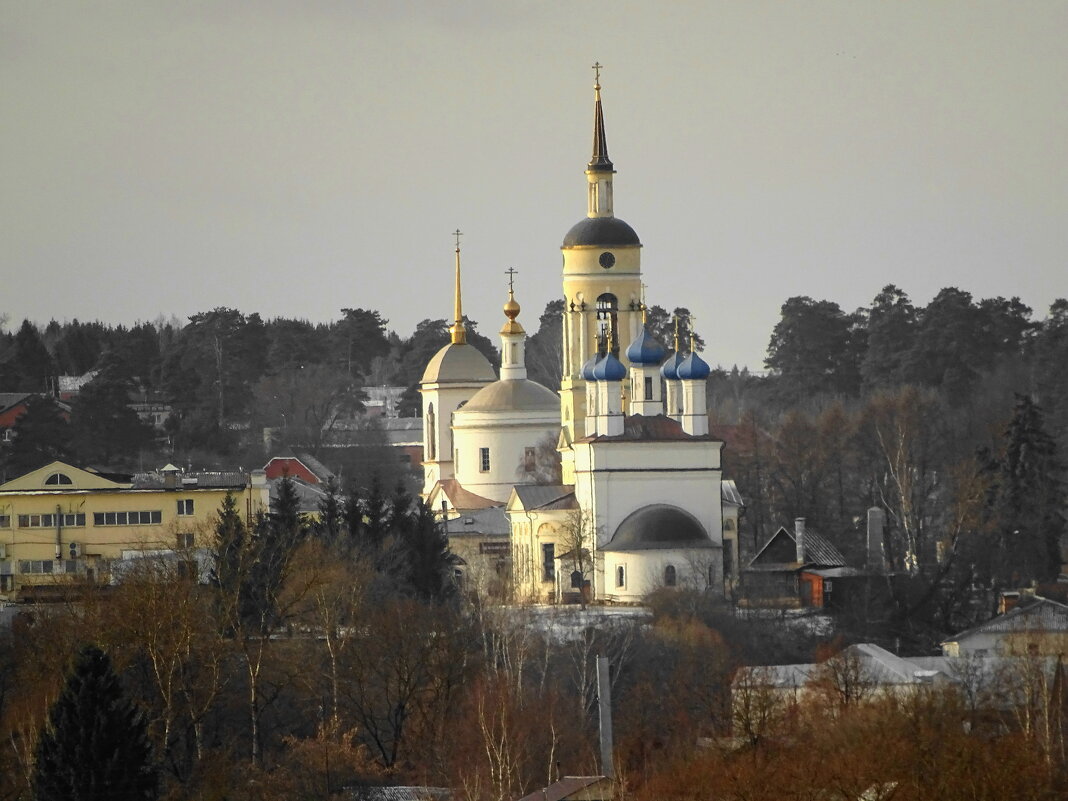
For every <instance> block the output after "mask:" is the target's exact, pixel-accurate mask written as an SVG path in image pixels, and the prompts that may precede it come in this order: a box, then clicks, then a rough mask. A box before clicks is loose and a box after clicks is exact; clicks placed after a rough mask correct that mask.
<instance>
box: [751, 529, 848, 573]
mask: <svg viewBox="0 0 1068 801" xmlns="http://www.w3.org/2000/svg"><path fill="white" fill-rule="evenodd" d="M780 538H782V539H784V540H786V541H787V542H789V544H790V545H791V546H792V551H793V553H792V554H790V555H791V556H794V555H795V554H796V553H797V540H796V539H795V538H794V534H793V532H791V531H789V530H788V529H787V528H786V527H785V526H783V527H780V528H779V530H778V531H776V532H775V533H774V534H773V535H772V536H771V539H769V540H768V541H767V542H766V543H764V547H763V548H761V549H760V551H759V552H757V555H756V556H754V557H753V560H752V561H751V562H750V563H749V567H748V568H747V569H748V570H757V571H759V570H765V571H772V570H797V569H798V568H799V567H800V566H802V565H815V566H817V567H844V566H845V563H846V560H845V557H844V556H842V552H841V551H839V550H838V549H837V548H836V547H835V546H834V544H833V543H832V542H831V541H830V540H828V539H827V538H826V537H824V536H823V535H822V534H817V533H816V532H815V531H813V530H812V529H810V528H806V529H805V534H804V537H803V538H802V550H803V551H804V553H802V556H803V557H804V558H803V559H802V560H801V562H797V561H796V556H795V558H794V559H787V560H782V558H781V556H782V553H781V552H782V549H783V547H784V546H782V545H780V546H779V547H778V548H776V547H775V543H776V541H777V540H780ZM772 554H774V555H775V556H772ZM775 557H778V558H775Z"/></svg>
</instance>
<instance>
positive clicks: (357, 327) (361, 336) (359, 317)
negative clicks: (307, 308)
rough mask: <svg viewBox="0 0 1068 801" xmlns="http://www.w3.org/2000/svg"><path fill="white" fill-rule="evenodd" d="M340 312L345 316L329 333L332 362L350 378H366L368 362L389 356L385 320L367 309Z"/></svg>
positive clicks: (369, 365) (368, 367)
mask: <svg viewBox="0 0 1068 801" xmlns="http://www.w3.org/2000/svg"><path fill="white" fill-rule="evenodd" d="M341 313H342V314H343V315H344V316H343V317H342V318H341V320H340V321H339V322H338V323H336V324H335V325H334V327H333V330H332V331H331V340H332V344H331V347H332V350H333V359H332V363H333V365H334V366H335V367H342V368H344V370H345V372H346V374H347V375H348V376H349V377H350V378H353V377H355V376H356V375H358V374H363V375H367V373H368V371H369V369H370V367H371V362H372V361H373V360H374V359H375V358H377V357H380V356H385V355H386V354H387V353H389V340H388V339H387V337H386V323H387V322H388V320H384V319H383V318H382V315H380V314H379V313H378V312H376V311H368V310H367V309H342V310H341Z"/></svg>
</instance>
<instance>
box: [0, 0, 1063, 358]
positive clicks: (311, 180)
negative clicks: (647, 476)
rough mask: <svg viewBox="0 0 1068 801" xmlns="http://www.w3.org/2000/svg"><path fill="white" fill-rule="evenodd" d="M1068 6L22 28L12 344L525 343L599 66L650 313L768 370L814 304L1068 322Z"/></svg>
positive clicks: (561, 229) (588, 124)
mask: <svg viewBox="0 0 1068 801" xmlns="http://www.w3.org/2000/svg"><path fill="white" fill-rule="evenodd" d="M1066 32H1068V2H1064V1H1063V0H1062V1H1061V2H1027V0H1014V2H1007V1H1006V2H981V1H980V0H969V1H968V2H954V1H953V0H923V1H922V2H907V1H902V0H893V1H892V2H891V1H890V0H887V2H864V1H863V0H849V1H847V2H828V1H826V0H812V1H811V2H784V1H777V2H760V0H746V2H737V1H735V0H732V1H731V2H667V0H661V1H660V2H600V3H591V2H574V0H571V1H570V2H551V1H550V2H526V0H514V1H513V2H502V0H454V1H453V2H449V3H443V2H416V1H415V0H392V1H391V2H355V0H299V2H298V1H297V0H294V1H293V2H283V1H282V0H242V1H240V2H239V1H238V0H216V2H206V1H204V0H200V1H198V0H188V1H187V2H182V3H175V2H170V1H169V0H99V2H94V3H85V2H79V1H76V0H66V2H52V1H51V0H32V2H30V1H28V0H0V110H2V111H0V316H4V315H6V317H7V323H6V325H7V328H8V329H9V330H10V329H11V328H13V327H17V326H18V324H19V323H20V322H21V320H22V319H23V318H29V319H31V320H34V321H36V322H39V323H42V324H43V323H46V322H47V321H48V320H49V319H53V318H54V319H57V320H61V321H62V320H70V319H73V318H78V319H80V320H102V321H105V322H108V323H124V324H131V323H133V322H136V321H143V320H154V319H156V318H158V317H159V316H160V315H162V316H163V317H165V318H170V317H172V316H176V317H178V318H179V319H184V318H185V317H187V316H188V315H190V314H193V313H195V312H198V311H203V310H207V309H211V308H214V307H216V306H230V307H234V308H238V309H240V310H242V311H244V312H246V313H251V312H259V313H260V314H261V315H262V316H264V317H265V318H271V317H277V316H285V317H296V318H302V319H308V320H311V321H329V320H333V319H337V318H338V317H339V316H340V309H341V308H344V307H354V308H355V307H362V308H369V309H376V310H378V311H379V312H381V314H382V315H383V316H384V317H385V318H387V319H388V320H389V328H391V329H393V330H396V331H397V332H398V333H399V334H400V335H401V336H407V335H409V334H410V333H411V331H412V330H413V329H414V327H415V325H416V323H418V322H419V321H420V320H422V319H424V318H444V317H449V316H450V315H451V309H452V297H451V292H452V278H453V276H452V270H453V247H454V239H453V237H452V234H451V232H452V231H454V230H455V229H457V228H459V229H460V230H461V231H463V233H464V236H463V238H462V247H463V255H462V259H463V273H464V276H463V277H464V287H465V288H464V309H465V312H467V313H468V315H469V316H470V317H472V318H473V319H475V320H477V321H479V323H480V330H481V331H483V333H487V334H490V335H492V334H493V332H495V331H496V330H497V329H498V328H499V324H500V323H501V322H503V317H502V314H501V304H502V303H503V302H504V300H505V299H506V292H507V277H506V276H505V274H504V271H505V270H507V269H508V268H511V267H514V268H516V269H517V270H518V271H519V272H518V275H517V277H516V295H517V298H518V300H519V301H520V303H521V304H522V305H523V308H524V311H523V313H522V315H521V316H520V321H521V322H524V321H525V322H526V327H527V329H528V331H531V332H532V331H534V330H535V329H536V327H537V317H538V315H539V314H540V313H541V311H542V310H543V309H544V306H545V304H546V303H547V302H549V301H550V300H552V299H554V298H556V297H559V296H560V294H561V291H562V290H561V275H560V263H561V261H560V253H559V246H560V243H561V240H562V238H563V235H564V233H565V232H566V231H567V230H568V229H569V228H570V227H571V225H572V224H573V223H575V222H577V221H578V220H579V219H581V218H582V217H583V216H584V215H585V212H586V183H585V181H586V179H585V176H584V174H583V170H584V168H585V164H586V162H587V161H588V159H589V157H590V149H591V129H592V116H593V90H592V85H593V71H592V69H591V68H590V65H592V64H593V63H594V62H595V61H599V62H600V63H602V64H603V65H604V69H603V71H602V73H601V83H602V87H603V90H602V97H603V102H604V115H605V124H606V130H607V139H608V149H609V154H610V155H611V158H612V160H613V162H614V163H615V168H616V170H617V174H616V177H615V211H616V214H617V216H619V217H621V218H622V219H624V220H626V221H627V222H629V223H630V224H631V225H632V226H633V227H634V229H635V230H636V231H637V232H638V234H639V236H640V237H641V241H642V243H643V246H644V247H643V251H642V269H643V274H644V280H645V283H646V284H647V285H648V290H647V298H648V302H649V303H650V304H659V305H661V306H665V307H668V308H672V307H674V306H686V307H688V308H689V309H690V310H691V311H692V312H693V313H694V317H695V319H694V326H695V328H696V329H697V330H698V332H699V333H700V334H701V335H702V336H703V337H704V339H705V340H706V342H707V349H706V351H705V354H706V358H707V360H708V361H709V362H711V363H713V364H720V365H723V366H726V367H730V366H731V365H734V364H737V365H739V366H742V365H747V366H749V367H750V368H751V369H755V370H759V369H762V367H763V360H764V356H765V350H766V347H767V343H768V339H769V337H770V334H771V330H772V328H773V327H774V325H775V323H776V321H777V320H778V318H779V309H780V307H781V305H782V303H783V302H784V301H785V300H786V299H787V298H789V297H792V296H796V295H807V296H810V297H812V298H815V299H826V300H833V301H835V302H837V303H839V304H840V305H841V307H842V308H843V309H844V310H845V311H847V312H848V311H852V310H853V309H855V308H858V307H861V306H867V305H868V304H869V303H870V302H871V300H872V298H873V297H874V296H875V295H876V294H877V293H878V292H879V290H880V289H881V288H882V287H883V286H884V285H886V284H890V283H893V284H896V285H898V286H899V287H901V288H902V289H904V290H905V291H906V292H907V293H908V294H909V295H910V297H911V298H912V300H913V301H914V302H915V303H917V304H921V305H922V304H926V303H927V302H928V301H929V300H930V299H931V298H932V297H933V296H934V295H935V294H936V293H937V292H938V291H939V290H940V289H942V288H943V287H947V286H956V287H959V288H960V289H962V290H965V291H968V292H971V293H972V294H973V295H974V296H975V297H976V298H981V297H994V296H999V295H1000V296H1005V297H1011V296H1019V297H1020V298H1021V299H1022V300H1023V301H1024V302H1025V303H1027V304H1028V305H1030V306H1031V307H1032V308H1033V309H1034V310H1035V317H1036V318H1037V319H1042V318H1043V317H1044V316H1045V314H1046V312H1047V310H1048V307H1049V304H1050V303H1051V302H1052V301H1053V300H1054V299H1055V298H1057V297H1064V296H1065V295H1068V270H1066V264H1065V262H1066V259H1065V254H1066V252H1068V102H1066V101H1065V94H1064V87H1066V86H1068V36H1066V35H1065V34H1066Z"/></svg>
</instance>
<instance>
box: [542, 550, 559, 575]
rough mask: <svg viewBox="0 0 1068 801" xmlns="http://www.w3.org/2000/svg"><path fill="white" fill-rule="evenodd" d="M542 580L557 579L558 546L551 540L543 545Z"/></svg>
mask: <svg viewBox="0 0 1068 801" xmlns="http://www.w3.org/2000/svg"><path fill="white" fill-rule="evenodd" d="M541 580H542V581H555V580H556V546H555V545H554V544H553V543H551V542H547V543H545V544H544V545H542V546H541Z"/></svg>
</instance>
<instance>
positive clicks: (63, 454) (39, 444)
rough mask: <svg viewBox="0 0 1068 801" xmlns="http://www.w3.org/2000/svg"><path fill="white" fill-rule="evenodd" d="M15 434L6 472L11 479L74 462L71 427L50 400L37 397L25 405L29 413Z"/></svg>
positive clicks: (24, 414) (20, 420)
mask: <svg viewBox="0 0 1068 801" xmlns="http://www.w3.org/2000/svg"><path fill="white" fill-rule="evenodd" d="M12 434H13V437H12V442H11V448H10V449H9V451H8V453H7V459H6V464H5V468H4V469H5V472H6V473H7V477H8V478H14V477H15V476H20V475H22V474H23V473H28V472H29V471H30V470H36V469H37V468H38V467H41V466H43V465H46V464H48V463H49V462H52V461H55V460H57V459H62V460H69V459H70V458H71V434H70V426H69V425H68V424H67V421H66V420H64V419H63V414H62V412H61V411H60V409H59V407H58V406H56V403H55V401H53V400H52V399H51V398H49V397H47V396H44V395H34V396H32V397H30V398H29V399H28V400H27V401H26V411H25V412H23V413H22V414H21V415H20V416H19V417H18V419H17V420H16V421H15V425H14V426H13V428H12Z"/></svg>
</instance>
